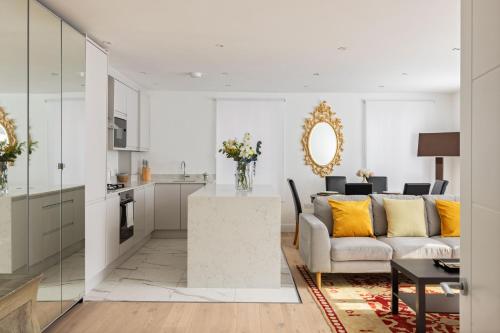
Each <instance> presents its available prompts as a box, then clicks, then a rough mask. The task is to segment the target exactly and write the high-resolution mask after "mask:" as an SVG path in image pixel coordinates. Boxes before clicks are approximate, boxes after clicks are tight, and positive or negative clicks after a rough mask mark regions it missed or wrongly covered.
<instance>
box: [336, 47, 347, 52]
mask: <svg viewBox="0 0 500 333" xmlns="http://www.w3.org/2000/svg"><path fill="white" fill-rule="evenodd" d="M337 50H339V51H345V50H347V47H345V46H339V47H337Z"/></svg>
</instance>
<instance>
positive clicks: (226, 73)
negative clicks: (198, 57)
mask: <svg viewBox="0 0 500 333" xmlns="http://www.w3.org/2000/svg"><path fill="white" fill-rule="evenodd" d="M220 75H229V73H228V72H222V73H220Z"/></svg>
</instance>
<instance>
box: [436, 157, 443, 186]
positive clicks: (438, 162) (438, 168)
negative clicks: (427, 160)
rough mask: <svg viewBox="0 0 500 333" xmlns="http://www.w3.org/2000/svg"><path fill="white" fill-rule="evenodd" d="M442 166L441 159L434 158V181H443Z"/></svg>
mask: <svg viewBox="0 0 500 333" xmlns="http://www.w3.org/2000/svg"><path fill="white" fill-rule="evenodd" d="M443 166H444V161H443V158H442V157H436V180H443Z"/></svg>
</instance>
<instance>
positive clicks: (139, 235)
mask: <svg viewBox="0 0 500 333" xmlns="http://www.w3.org/2000/svg"><path fill="white" fill-rule="evenodd" d="M134 200H135V204H134V238H135V239H136V240H137V241H140V240H142V239H143V238H144V237H145V236H146V201H145V200H146V198H145V194H144V187H140V188H136V189H135V190H134Z"/></svg>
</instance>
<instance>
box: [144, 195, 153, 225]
mask: <svg viewBox="0 0 500 333" xmlns="http://www.w3.org/2000/svg"><path fill="white" fill-rule="evenodd" d="M144 197H145V199H146V205H145V208H146V212H145V215H146V235H149V234H150V233H152V232H153V230H154V229H155V187H154V186H146V188H145V189H144Z"/></svg>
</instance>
